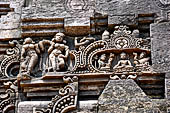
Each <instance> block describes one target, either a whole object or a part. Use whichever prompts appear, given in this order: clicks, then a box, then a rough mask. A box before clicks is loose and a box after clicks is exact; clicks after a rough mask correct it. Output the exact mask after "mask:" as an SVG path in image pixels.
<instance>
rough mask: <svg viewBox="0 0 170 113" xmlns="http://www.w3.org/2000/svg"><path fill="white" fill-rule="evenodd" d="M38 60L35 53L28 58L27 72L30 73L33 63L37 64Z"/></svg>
mask: <svg viewBox="0 0 170 113" xmlns="http://www.w3.org/2000/svg"><path fill="white" fill-rule="evenodd" d="M37 62H38V56H37V55H33V56H32V57H31V58H30V62H29V64H28V71H27V72H28V73H29V74H30V73H31V72H32V70H33V68H34V67H35V65H36V64H37Z"/></svg>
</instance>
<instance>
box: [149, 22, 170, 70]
mask: <svg viewBox="0 0 170 113" xmlns="http://www.w3.org/2000/svg"><path fill="white" fill-rule="evenodd" d="M169 31H170V22H164V23H158V24H151V37H152V40H151V43H152V50H151V53H152V63H153V68H154V71H157V72H162V73H163V72H170V59H169V58H170V51H169V50H170V46H169V44H170V32H169Z"/></svg>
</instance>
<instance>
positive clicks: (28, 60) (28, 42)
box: [21, 38, 40, 75]
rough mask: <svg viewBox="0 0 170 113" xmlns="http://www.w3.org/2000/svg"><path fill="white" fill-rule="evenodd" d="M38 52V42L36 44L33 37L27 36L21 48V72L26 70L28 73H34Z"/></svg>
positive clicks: (25, 72)
mask: <svg viewBox="0 0 170 113" xmlns="http://www.w3.org/2000/svg"><path fill="white" fill-rule="evenodd" d="M37 53H40V50H39V47H38V44H35V42H34V41H33V40H32V39H31V38H26V39H25V41H24V43H23V46H22V50H21V62H22V63H21V72H24V74H26V75H30V74H31V73H32V71H33V68H34V67H35V65H36V64H37V62H38V54H37Z"/></svg>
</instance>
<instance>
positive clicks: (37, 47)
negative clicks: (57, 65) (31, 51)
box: [35, 44, 41, 54]
mask: <svg viewBox="0 0 170 113" xmlns="http://www.w3.org/2000/svg"><path fill="white" fill-rule="evenodd" d="M35 51H36V52H37V53H38V54H40V53H41V52H40V49H39V46H38V44H35Z"/></svg>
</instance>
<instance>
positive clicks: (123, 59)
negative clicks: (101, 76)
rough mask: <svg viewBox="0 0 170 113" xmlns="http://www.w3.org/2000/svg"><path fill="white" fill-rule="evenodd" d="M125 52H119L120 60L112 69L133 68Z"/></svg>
mask: <svg viewBox="0 0 170 113" xmlns="http://www.w3.org/2000/svg"><path fill="white" fill-rule="evenodd" d="M126 57H127V56H126V53H124V52H122V53H121V54H120V60H119V61H118V63H117V65H115V66H114V69H122V68H133V66H132V64H131V62H130V61H129V60H127V59H126Z"/></svg>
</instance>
